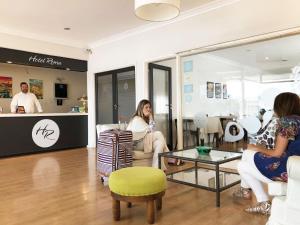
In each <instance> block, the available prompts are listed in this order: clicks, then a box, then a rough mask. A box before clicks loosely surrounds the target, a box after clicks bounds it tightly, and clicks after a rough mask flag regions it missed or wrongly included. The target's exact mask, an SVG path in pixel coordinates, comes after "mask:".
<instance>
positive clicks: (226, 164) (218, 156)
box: [158, 148, 242, 207]
mask: <svg viewBox="0 0 300 225" xmlns="http://www.w3.org/2000/svg"><path fill="white" fill-rule="evenodd" d="M162 157H163V158H166V159H168V158H175V159H181V160H183V161H185V163H186V165H185V166H183V167H186V168H183V169H181V170H178V171H175V172H171V173H169V174H167V179H168V180H169V181H172V182H176V183H179V184H186V185H190V186H193V187H197V188H202V189H205V190H208V191H213V192H216V206H217V207H220V193H221V192H222V191H224V190H226V189H228V188H230V187H232V186H234V185H236V184H239V183H240V176H239V175H238V174H237V171H236V163H237V161H235V160H238V159H241V157H242V153H241V152H228V151H221V150H211V152H210V153H209V154H206V155H200V154H198V152H197V149H195V148H193V149H185V150H178V151H170V152H164V153H159V155H158V165H159V168H161V160H162ZM189 164H190V166H189Z"/></svg>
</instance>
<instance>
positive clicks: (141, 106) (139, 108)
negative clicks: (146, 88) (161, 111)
mask: <svg viewBox="0 0 300 225" xmlns="http://www.w3.org/2000/svg"><path fill="white" fill-rule="evenodd" d="M147 104H149V105H150V107H152V106H151V102H150V101H149V100H147V99H143V100H141V101H140V102H139V104H138V106H137V108H136V111H135V113H134V114H133V116H132V117H135V116H139V117H142V118H143V119H144V120H145V121H146V123H149V117H145V116H144V113H143V109H144V106H145V105H147Z"/></svg>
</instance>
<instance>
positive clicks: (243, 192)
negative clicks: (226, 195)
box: [232, 187, 252, 200]
mask: <svg viewBox="0 0 300 225" xmlns="http://www.w3.org/2000/svg"><path fill="white" fill-rule="evenodd" d="M232 196H233V197H234V198H241V199H246V200H250V199H251V198H252V194H251V189H249V188H243V187H240V188H238V189H236V190H235V191H234V192H233V193H232Z"/></svg>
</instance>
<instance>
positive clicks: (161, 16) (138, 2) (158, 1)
mask: <svg viewBox="0 0 300 225" xmlns="http://www.w3.org/2000/svg"><path fill="white" fill-rule="evenodd" d="M179 12H180V0H135V14H136V15H137V17H139V18H141V19H143V20H148V21H155V22H159V21H166V20H170V19H173V18H175V17H176V16H178V15H179Z"/></svg>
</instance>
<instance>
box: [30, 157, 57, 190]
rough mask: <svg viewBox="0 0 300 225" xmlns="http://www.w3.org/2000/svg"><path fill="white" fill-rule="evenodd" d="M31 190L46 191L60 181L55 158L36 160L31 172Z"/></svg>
mask: <svg viewBox="0 0 300 225" xmlns="http://www.w3.org/2000/svg"><path fill="white" fill-rule="evenodd" d="M32 180H33V188H34V189H35V190H40V191H46V190H47V189H48V188H51V187H52V188H53V187H55V186H57V185H58V184H59V181H60V166H59V163H58V162H57V160H56V159H55V158H52V157H45V158H41V159H40V160H38V162H37V163H36V164H35V166H34V168H33V171H32Z"/></svg>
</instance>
